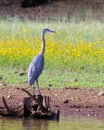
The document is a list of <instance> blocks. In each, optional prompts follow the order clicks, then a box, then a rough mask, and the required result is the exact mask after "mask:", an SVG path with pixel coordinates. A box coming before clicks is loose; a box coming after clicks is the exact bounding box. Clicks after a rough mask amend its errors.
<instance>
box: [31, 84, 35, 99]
mask: <svg viewBox="0 0 104 130" xmlns="http://www.w3.org/2000/svg"><path fill="white" fill-rule="evenodd" d="M32 95H33V96H34V95H35V93H34V85H32Z"/></svg>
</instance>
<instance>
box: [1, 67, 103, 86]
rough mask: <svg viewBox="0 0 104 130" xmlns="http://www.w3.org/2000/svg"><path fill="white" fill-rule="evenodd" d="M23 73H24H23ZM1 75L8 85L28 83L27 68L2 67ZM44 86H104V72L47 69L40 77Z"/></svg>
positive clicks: (41, 84)
mask: <svg viewBox="0 0 104 130" xmlns="http://www.w3.org/2000/svg"><path fill="white" fill-rule="evenodd" d="M22 73H23V75H21V74H22ZM0 77H2V78H3V82H5V83H6V85H7V86H22V85H25V86H27V85H28V82H27V70H23V69H21V68H11V67H9V68H8V67H1V70H0ZM39 83H40V86H41V87H42V88H45V87H50V88H61V87H62V88H63V87H70V86H71V87H99V88H101V87H104V73H95V72H94V73H88V72H84V71H82V72H81V73H79V72H76V71H70V70H67V69H65V70H59V69H51V70H50V69H45V70H44V71H43V73H42V75H41V76H40V77H39Z"/></svg>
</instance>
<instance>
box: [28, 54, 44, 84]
mask: <svg viewBox="0 0 104 130" xmlns="http://www.w3.org/2000/svg"><path fill="white" fill-rule="evenodd" d="M43 68H44V56H43V55H41V54H39V55H37V56H36V57H35V58H34V59H33V60H32V62H31V64H30V65H29V69H28V82H29V85H30V86H31V85H33V84H34V82H35V80H36V79H37V78H38V77H39V76H40V74H41V72H42V70H43Z"/></svg>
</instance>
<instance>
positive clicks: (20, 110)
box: [0, 88, 60, 120]
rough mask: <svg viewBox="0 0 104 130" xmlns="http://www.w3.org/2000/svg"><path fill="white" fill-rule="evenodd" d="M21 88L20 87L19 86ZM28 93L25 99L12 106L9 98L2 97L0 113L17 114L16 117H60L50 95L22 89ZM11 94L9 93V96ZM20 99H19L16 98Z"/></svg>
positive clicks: (6, 114)
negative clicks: (53, 106) (32, 92)
mask: <svg viewBox="0 0 104 130" xmlns="http://www.w3.org/2000/svg"><path fill="white" fill-rule="evenodd" d="M19 89H20V88H19ZM20 90H22V91H24V92H25V93H27V94H28V97H24V99H23V101H22V102H20V103H19V104H18V105H15V107H12V106H10V104H9V103H8V99H6V98H5V97H4V96H3V97H2V102H3V105H2V106H0V115H2V116H15V117H24V118H27V117H32V118H47V119H55V120H58V119H59V114H60V112H59V110H58V109H56V108H54V110H51V106H50V97H49V96H42V95H34V96H33V95H31V94H30V93H29V92H28V91H27V90H25V89H23V88H22V89H20ZM10 97H11V95H9V98H10ZM16 100H18V99H16Z"/></svg>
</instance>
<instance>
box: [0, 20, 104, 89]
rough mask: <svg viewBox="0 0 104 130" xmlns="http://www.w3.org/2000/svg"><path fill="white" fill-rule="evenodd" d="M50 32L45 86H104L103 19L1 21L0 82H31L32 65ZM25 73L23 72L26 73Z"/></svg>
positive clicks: (44, 75)
mask: <svg viewBox="0 0 104 130" xmlns="http://www.w3.org/2000/svg"><path fill="white" fill-rule="evenodd" d="M45 27H46V28H50V29H53V30H55V31H56V32H57V33H56V34H55V35H50V34H48V35H46V52H45V70H44V71H43V73H42V75H41V76H40V78H39V81H40V85H41V86H42V87H57V88H59V87H69V86H73V87H74V86H80V87H104V85H103V84H104V31H103V30H104V24H103V23H100V22H92V23H86V22H85V23H82V22H80V23H74V22H64V21H63V22H57V23H55V22H48V21H44V22H41V21H35V22H33V21H27V20H26V21H21V20H20V19H17V18H14V19H10V20H0V36H1V37H0V77H2V78H3V79H2V80H1V81H0V82H5V83H6V84H7V85H8V86H15V85H16V86H20V85H24V84H25V85H27V84H28V83H27V69H28V65H29V63H30V62H31V60H32V59H33V57H34V56H35V55H37V54H38V53H39V51H40V49H41V35H40V34H41V31H42V29H43V28H45ZM22 73H23V74H22Z"/></svg>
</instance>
